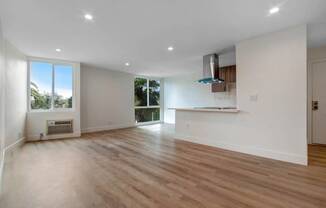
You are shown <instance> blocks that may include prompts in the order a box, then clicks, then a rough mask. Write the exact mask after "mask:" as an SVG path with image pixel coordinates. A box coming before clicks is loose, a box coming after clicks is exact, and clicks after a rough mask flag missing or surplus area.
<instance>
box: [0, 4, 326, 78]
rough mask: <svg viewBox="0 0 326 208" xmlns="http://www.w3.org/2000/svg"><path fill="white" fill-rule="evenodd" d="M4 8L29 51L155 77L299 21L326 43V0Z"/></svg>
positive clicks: (196, 65) (16, 40) (315, 40)
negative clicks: (90, 17)
mask: <svg viewBox="0 0 326 208" xmlns="http://www.w3.org/2000/svg"><path fill="white" fill-rule="evenodd" d="M274 6H278V7H279V8H280V11H279V13H277V14H274V15H269V9H271V8H272V7H274ZM86 13H89V14H92V15H93V20H92V21H85V19H84V15H85V14H86ZM0 15H1V19H2V24H3V30H4V33H5V36H6V37H7V38H8V39H9V41H11V42H12V43H13V44H14V45H15V46H17V47H18V48H19V49H20V50H21V51H22V52H24V53H26V54H27V55H29V56H37V57H45V58H58V59H66V60H71V61H80V62H82V63H86V64H88V65H92V66H95V67H101V68H106V69H111V70H120V71H126V72H130V73H135V74H143V75H151V76H172V75H175V74H181V73H187V72H194V71H198V70H201V66H202V56H203V55H205V54H208V53H211V52H219V51H220V50H222V49H223V48H227V47H231V46H233V45H234V44H235V43H237V42H239V41H241V40H244V39H247V38H250V37H253V36H256V35H260V34H264V33H269V32H272V31H277V30H280V29H283V28H287V27H290V26H294V25H299V24H305V23H308V24H311V27H310V26H309V45H310V46H320V45H323V44H325V43H326V39H325V37H326V36H325V35H326V28H325V24H322V23H324V22H323V21H325V20H326V1H325V0H283V1H282V0H280V1H277V0H247V1H244V0H200V1H198V0H156V1H153V0H137V1H135V0H105V1H104V0H55V1H53V0H23V1H22V0H1V5H0ZM169 46H173V47H174V50H173V51H169V50H168V47H169ZM57 48H59V49H61V52H56V49H57ZM126 62H128V63H130V66H126V65H125V63H126Z"/></svg>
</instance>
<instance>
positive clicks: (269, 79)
mask: <svg viewBox="0 0 326 208" xmlns="http://www.w3.org/2000/svg"><path fill="white" fill-rule="evenodd" d="M306 33H307V29H306V26H300V27H296V28H290V29H288V30H284V31H280V32H276V33H272V34H267V35H264V36H260V37H257V38H254V39H250V40H246V41H242V42H240V43H239V44H237V46H236V59H237V91H238V92H237V102H238V107H239V109H240V113H235V114H232V113H231V114H230V113H229V114H227V113H191V112H184V111H178V112H177V115H176V132H177V135H178V137H179V138H182V139H186V140H189V141H192V142H198V143H203V144H208V145H213V146H218V147H223V148H226V149H231V150H235V151H240V152H244V153H249V154H254V155H259V156H263V157H268V158H273V159H278V160H283V161H288V162H294V163H299V164H307V43H306V42H307V35H306ZM256 96H257V100H255V99H250V97H256Z"/></svg>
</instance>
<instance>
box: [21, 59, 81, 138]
mask: <svg viewBox="0 0 326 208" xmlns="http://www.w3.org/2000/svg"><path fill="white" fill-rule="evenodd" d="M32 59H34V58H32ZM38 60H41V61H42V60H43V61H49V62H55V63H65V64H71V65H72V66H73V68H74V92H73V97H74V100H73V109H72V110H66V111H60V110H59V111H53V112H28V114H27V139H28V140H29V141H34V140H40V139H41V138H40V134H41V133H42V134H43V135H44V137H43V138H42V139H44V140H46V139H57V138H67V137H78V136H80V134H81V130H80V63H73V62H66V61H60V60H47V59H38ZM28 105H29V104H28ZM60 119H64V120H68V119H69V120H70V119H72V120H73V126H74V129H73V133H71V134H63V135H59V136H58V135H49V136H47V135H46V127H47V120H60Z"/></svg>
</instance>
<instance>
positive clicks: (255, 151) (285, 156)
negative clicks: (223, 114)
mask: <svg viewBox="0 0 326 208" xmlns="http://www.w3.org/2000/svg"><path fill="white" fill-rule="evenodd" d="M174 137H175V139H180V140H184V141H188V142H193V143H198V144H203V145H208V146H213V147H218V148H222V149H227V150H231V151H235V152H241V153H245V154H250V155H254V156H260V157H264V158H269V159H274V160H280V161H284V162H290V163H295V164H300V165H308V157H307V156H306V157H303V156H301V155H296V154H289V153H284V152H278V151H273V150H268V149H262V148H257V147H250V146H240V145H235V144H230V143H223V142H219V141H209V142H207V140H206V141H203V140H202V139H197V138H192V137H190V136H186V135H180V134H176V135H175V136H174Z"/></svg>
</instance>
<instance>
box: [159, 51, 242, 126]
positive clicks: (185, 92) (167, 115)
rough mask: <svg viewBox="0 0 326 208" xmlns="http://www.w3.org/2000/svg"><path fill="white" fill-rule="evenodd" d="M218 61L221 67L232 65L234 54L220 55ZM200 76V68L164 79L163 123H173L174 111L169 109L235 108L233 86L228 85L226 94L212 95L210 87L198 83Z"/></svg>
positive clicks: (234, 89) (234, 90)
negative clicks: (190, 72) (191, 72)
mask: <svg viewBox="0 0 326 208" xmlns="http://www.w3.org/2000/svg"><path fill="white" fill-rule="evenodd" d="M219 59H220V66H221V67H223V66H229V65H234V64H235V61H236V60H235V52H229V53H226V54H222V55H221V56H220V57H219ZM202 76H203V72H202V69H201V68H200V69H198V71H197V72H196V73H193V74H185V75H182V76H174V77H168V78H165V79H164V92H165V93H164V122H166V123H175V111H174V110H169V108H175V107H179V108H180V107H181V108H182V107H208V106H220V107H226V106H228V107H231V106H232V107H235V106H236V88H235V86H231V85H230V86H229V90H227V92H219V93H212V91H211V85H204V84H200V83H198V80H199V79H202Z"/></svg>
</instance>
